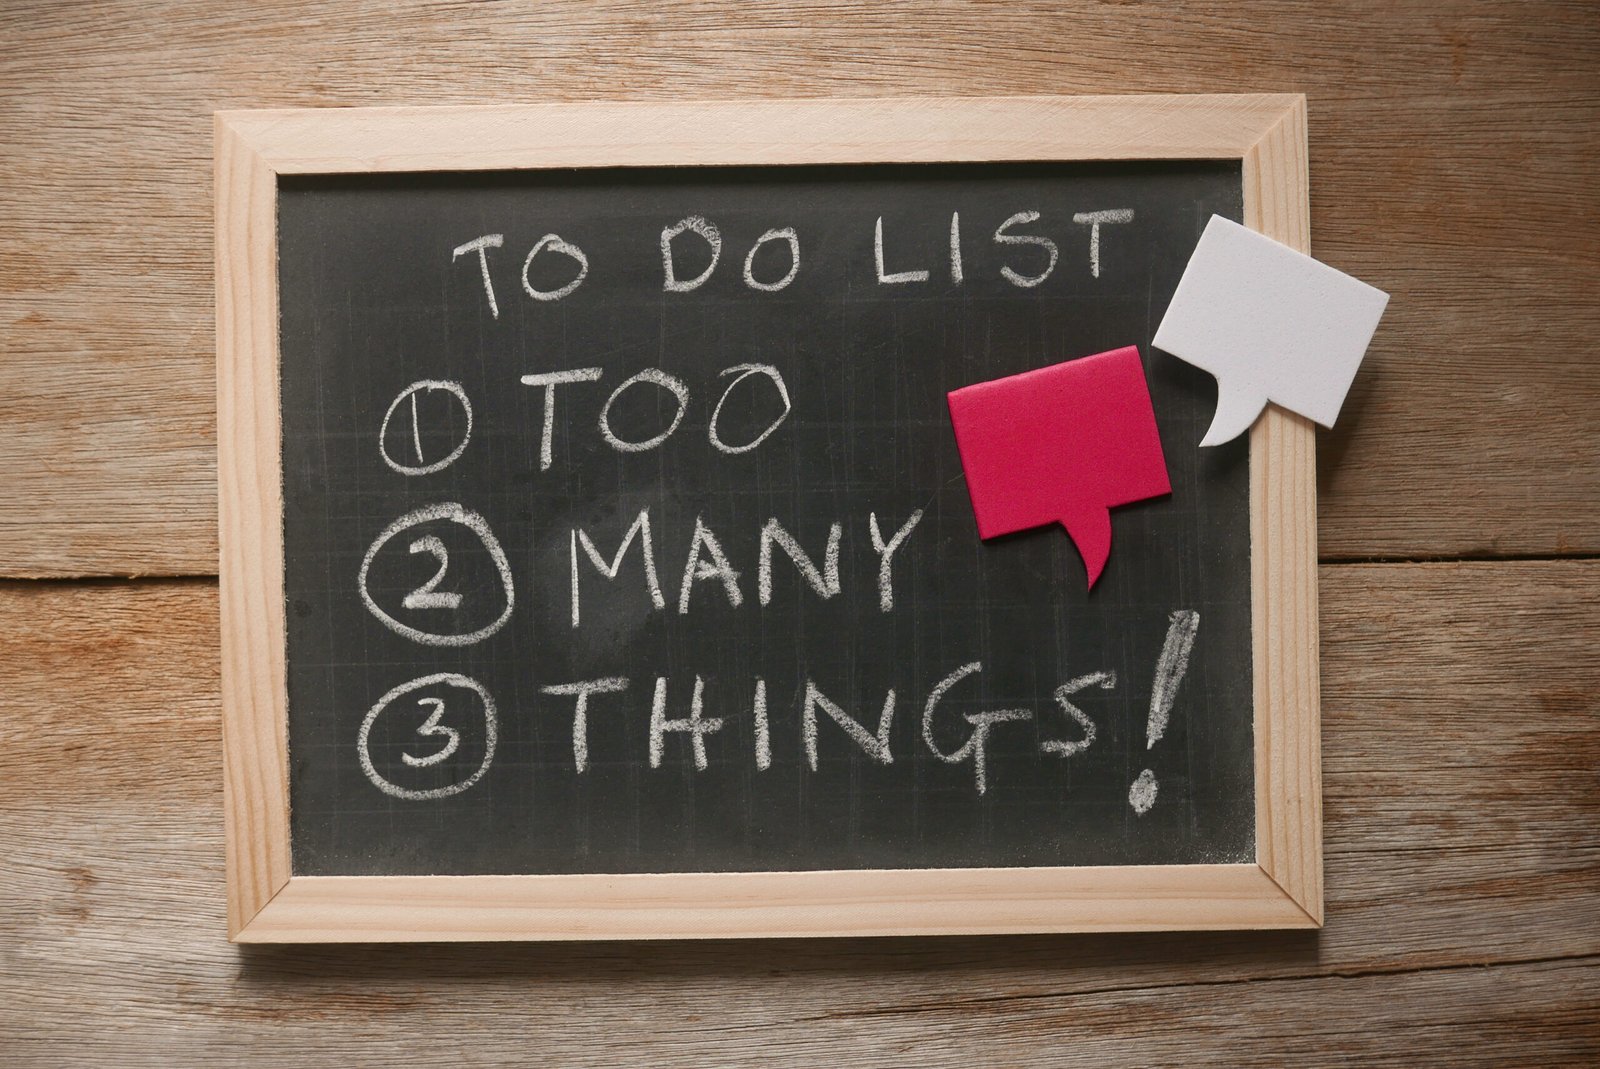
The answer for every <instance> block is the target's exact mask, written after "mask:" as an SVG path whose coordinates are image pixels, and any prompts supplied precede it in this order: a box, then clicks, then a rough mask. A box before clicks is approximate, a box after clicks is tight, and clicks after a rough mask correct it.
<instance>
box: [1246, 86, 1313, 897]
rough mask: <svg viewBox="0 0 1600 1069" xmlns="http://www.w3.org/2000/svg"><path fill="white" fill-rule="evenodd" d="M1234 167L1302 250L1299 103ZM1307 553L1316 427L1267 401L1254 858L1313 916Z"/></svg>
mask: <svg viewBox="0 0 1600 1069" xmlns="http://www.w3.org/2000/svg"><path fill="white" fill-rule="evenodd" d="M1243 164H1244V166H1243V180H1244V224H1245V225H1246V226H1248V227H1250V228H1251V229H1253V230H1258V231H1260V232H1261V233H1263V234H1265V235H1266V236H1267V237H1269V238H1272V239H1273V240H1274V241H1281V242H1283V243H1284V244H1285V245H1288V246H1289V247H1290V248H1292V249H1296V250H1298V251H1300V252H1310V251H1311V250H1310V233H1309V230H1308V227H1309V218H1308V216H1309V197H1308V195H1307V180H1308V176H1307V173H1306V108H1305V102H1304V100H1298V101H1296V102H1295V103H1294V104H1293V105H1292V106H1290V107H1289V108H1288V109H1286V110H1285V111H1284V112H1283V113H1281V115H1279V116H1278V117H1277V119H1276V120H1275V121H1274V123H1273V124H1272V126H1271V127H1270V128H1269V129H1268V130H1267V132H1266V133H1264V134H1263V135H1262V136H1261V137H1259V138H1257V139H1256V140H1255V142H1254V143H1253V144H1252V145H1251V146H1250V148H1249V149H1247V150H1246V151H1245V154H1244V158H1243ZM1316 560H1317V439H1316V427H1315V425H1313V424H1312V423H1311V421H1310V420H1307V419H1305V418H1303V417H1301V416H1298V415H1295V414H1294V413H1293V412H1288V411H1286V410H1284V409H1280V408H1278V407H1276V406H1269V411H1266V412H1264V413H1263V414H1262V415H1261V417H1260V418H1258V419H1257V420H1256V422H1255V425H1254V426H1253V427H1252V428H1251V429H1250V629H1251V649H1252V654H1253V657H1254V664H1255V687H1254V694H1253V700H1254V702H1255V710H1256V715H1255V723H1254V729H1255V781H1256V861H1257V863H1259V864H1260V866H1261V869H1262V871H1263V872H1265V873H1267V874H1268V875H1269V876H1271V877H1272V879H1273V880H1274V881H1276V882H1277V884H1278V886H1279V887H1281V888H1283V890H1284V893H1286V894H1287V895H1288V896H1289V897H1290V898H1292V899H1293V900H1294V901H1295V902H1296V903H1298V904H1299V906H1300V908H1301V909H1302V910H1304V911H1305V913H1306V915H1307V916H1308V917H1309V918H1310V919H1311V920H1312V921H1313V922H1315V923H1317V924H1321V923H1322V913H1323V885H1322V875H1323V871H1322V747H1321V741H1322V740H1321V705H1320V700H1319V695H1318V689H1317V687H1318V674H1319V668H1318V659H1317V658H1318V644H1317V569H1316Z"/></svg>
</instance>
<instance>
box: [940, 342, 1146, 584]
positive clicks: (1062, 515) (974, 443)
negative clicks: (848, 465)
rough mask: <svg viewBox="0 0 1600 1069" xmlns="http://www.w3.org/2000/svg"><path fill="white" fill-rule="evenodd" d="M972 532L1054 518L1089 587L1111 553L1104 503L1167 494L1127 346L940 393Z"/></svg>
mask: <svg viewBox="0 0 1600 1069" xmlns="http://www.w3.org/2000/svg"><path fill="white" fill-rule="evenodd" d="M949 401H950V422H951V423H952V424H953V425H954V427H955V432H956V448H957V449H958V450H959V451H960V453H961V466H962V468H963V469H964V470H965V471H966V474H967V492H968V494H970V495H971V497H972V511H973V514H974V515H975V516H976V517H977V520H978V536H979V537H980V538H986V539H987V538H995V537H997V536H999V535H1003V534H1010V533H1012V532H1013V531H1024V530H1027V529H1028V528H1030V527H1042V526H1044V525H1045V524H1049V523H1059V524H1061V526H1063V527H1065V528H1066V529H1067V534H1068V535H1070V536H1071V538H1072V542H1073V544H1074V545H1076V546H1077V547H1078V552H1079V553H1080V554H1081V555H1082V556H1083V563H1084V568H1085V569H1086V570H1087V572H1088V575H1089V586H1091V587H1093V586H1094V584H1095V580H1097V579H1099V578H1100V573H1101V571H1102V570H1103V569H1104V568H1105V564H1106V558H1107V557H1108V556H1110V554H1111V516H1110V513H1109V511H1108V510H1109V509H1111V508H1114V507H1116V506H1117V505H1127V504H1131V503H1132V502H1135V501H1143V500H1144V499H1145V498H1149V497H1160V496H1161V495H1162V494H1169V493H1171V492H1172V484H1171V483H1170V482H1169V481H1168V478H1167V460H1166V457H1165V456H1164V455H1163V454H1162V452H1161V439H1160V437H1159V435H1158V434H1157V433H1156V416H1155V410H1154V409H1153V408H1152V407H1151V405H1150V387H1149V385H1148V384H1147V383H1146V382H1145V377H1144V365H1143V363H1141V362H1140V360H1139V350H1138V349H1137V348H1135V347H1134V346H1131V345H1130V346H1128V347H1126V348H1123V349H1113V350H1112V351H1110V352H1106V353H1099V354H1097V355H1095V356H1086V357H1083V358H1082V359H1079V360H1069V361H1067V362H1066V363H1064V364H1056V365H1054V366H1052V367H1045V368H1039V369H1038V370H1037V371H1025V372H1023V373H1022V374H1020V375H1011V376H1009V377H1007V378H1003V379H995V380H993V381H991V382H980V383H976V384H975V385H972V386H964V387H962V388H961V389H959V390H955V391H953V392H951V393H950V395H949Z"/></svg>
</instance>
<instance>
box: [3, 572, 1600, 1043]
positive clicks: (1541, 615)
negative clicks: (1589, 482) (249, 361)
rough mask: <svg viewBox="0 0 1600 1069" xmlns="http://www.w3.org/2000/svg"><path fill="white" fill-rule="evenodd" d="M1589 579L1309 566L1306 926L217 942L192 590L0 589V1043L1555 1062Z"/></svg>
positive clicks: (1588, 823) (1586, 949)
mask: <svg viewBox="0 0 1600 1069" xmlns="http://www.w3.org/2000/svg"><path fill="white" fill-rule="evenodd" d="M1597 587H1600V562H1597V561H1569V562H1526V563H1497V564H1466V563H1458V564H1434V565H1360V566H1358V565H1327V566H1324V567H1323V568H1322V573H1321V588H1322V589H1321V602H1322V634H1323V636H1324V638H1323V643H1324V646H1323V701H1324V732H1325V738H1324V750H1323V754H1324V785H1325V813H1326V820H1327V828H1326V843H1327V858H1326V862H1327V909H1328V912H1327V919H1328V926H1327V928H1325V929H1324V930H1323V931H1322V932H1320V933H1313V932H1276V933H1262V934H1242V933H1198V934H1196V933H1165V934H1150V935H1133V936H1098V935H1097V936H1026V937H1021V936H1019V937H1006V938H989V939H976V938H952V939H884V940H822V941H796V940H785V941H768V942H686V943H607V944H595V945H556V944H542V945H514V944H513V945H500V944H496V945H477V946H474V945H455V946H392V947H374V946H353V947H316V948H239V947H233V946H230V945H229V944H228V943H227V942H226V941H225V930H226V928H225V895H224V890H223V880H222V817H221V813H222V786H221V781H222V772H221V750H220V742H219V737H218V736H219V722H218V704H219V697H218V687H219V678H218V655H217V645H218V637H217V604H216V596H217V592H216V588H215V586H214V585H213V584H210V583H207V582H204V581H173V582H143V583H133V584H123V583H89V584H54V583H44V584H35V583H10V584H0V618H3V619H5V620H6V621H7V622H8V624H9V625H10V628H9V632H10V638H9V639H8V647H7V656H6V657H4V658H0V695H3V697H0V704H3V709H0V748H3V750H4V752H5V753H6V755H7V762H6V774H5V775H4V776H3V777H0V843H4V844H5V846H6V852H7V855H8V857H9V858H10V859H11V860H10V862H9V867H8V871H7V874H6V878H5V879H3V880H0V1006H5V1007H6V1009H5V1011H4V1012H0V1049H4V1050H7V1051H20V1052H22V1055H21V1057H20V1058H18V1059H16V1060H18V1061H20V1062H21V1063H22V1064H24V1065H54V1064H67V1063H73V1064H82V1063H84V1062H92V1063H101V1064H117V1065H146V1064H149V1065H155V1064H170V1063H171V1062H172V1061H174V1060H178V1059H180V1058H188V1059H191V1060H192V1059H199V1058H204V1057H209V1058H210V1059H212V1060H218V1059H222V1058H226V1059H227V1060H229V1061H234V1062H240V1063H244V1062H253V1061H256V1060H260V1061H263V1062H265V1061H267V1060H271V1061H272V1062H274V1063H275V1064H290V1065H297V1064H298V1065H308V1066H309V1065H316V1064H329V1063H331V1062H337V1063H339V1064H352V1065H356V1064H377V1063H379V1062H384V1063H386V1064H392V1063H393V1059H394V1058H395V1057H398V1056H399V1054H400V1052H402V1051H404V1052H406V1053H407V1055H408V1056H409V1057H411V1058H416V1057H418V1056H419V1055H420V1056H422V1057H424V1058H429V1060H434V1059H436V1058H445V1057H454V1058H456V1059H457V1060H460V1061H463V1062H468V1063H477V1062H493V1061H519V1060H521V1061H524V1062H525V1060H526V1058H527V1057H529V1056H530V1052H535V1051H536V1052H538V1057H539V1058H540V1060H541V1061H543V1062H545V1063H548V1064H619V1063H626V1064H639V1063H642V1062H647V1061H656V1062H659V1063H669V1062H688V1061H696V1062H701V1063H707V1062H709V1063H711V1064H717V1065H731V1064H743V1063H753V1062H756V1061H761V1060H768V1059H770V1058H772V1057H775V1056H785V1055H786V1056H790V1057H792V1058H794V1059H796V1060H799V1061H801V1062H805V1063H811V1064H825V1063H829V1062H833V1063H843V1062H861V1061H869V1062H883V1063H899V1062H905V1061H909V1060H913V1059H915V1060H916V1061H917V1062H918V1064H928V1065H956V1064H963V1065H966V1064H972V1063H974V1062H983V1061H988V1062H991V1063H994V1064H1060V1065H1078V1064H1084V1065H1087V1064H1107V1063H1110V1064H1142V1065H1158V1064H1176V1063H1178V1062H1182V1063H1184V1064H1186V1065H1195V1064H1223V1065H1254V1064H1287V1063H1291V1062H1305V1063H1309V1064H1319V1063H1321V1064H1334V1063H1343V1062H1347V1061H1349V1060H1352V1059H1355V1058H1357V1057H1359V1058H1361V1059H1364V1060H1367V1061H1372V1062H1374V1063H1377V1064H1392V1065H1414V1064H1421V1063H1426V1062H1429V1061H1434V1062H1438V1061H1444V1060H1449V1061H1450V1063H1451V1064H1493V1063H1496V1062H1499V1063H1504V1062H1506V1061H1508V1060H1509V1061H1516V1062H1543V1063H1545V1064H1551V1065H1559V1064H1583V1063H1584V1061H1585V1060H1586V1059H1592V1056H1593V1055H1594V1053H1595V1051H1596V1050H1597V1049H1600V1031H1597V1026H1596V1021H1597V1020H1600V1013H1597V1004H1596V994H1595V993H1596V991H1597V990H1600V985H1597V983H1596V978H1597V976H1600V784H1597V783H1596V781H1595V778H1594V775H1593V772H1594V769H1595V768H1596V767H1597V766H1600V661H1597V660H1596V659H1595V658H1594V656H1593V649H1594V648H1595V644H1596V640H1597V639H1600V608H1597V605H1600V600H1597V599H1596V597H1595V592H1596V589H1597ZM1548 959H1562V960H1548ZM1516 963H1522V964H1516Z"/></svg>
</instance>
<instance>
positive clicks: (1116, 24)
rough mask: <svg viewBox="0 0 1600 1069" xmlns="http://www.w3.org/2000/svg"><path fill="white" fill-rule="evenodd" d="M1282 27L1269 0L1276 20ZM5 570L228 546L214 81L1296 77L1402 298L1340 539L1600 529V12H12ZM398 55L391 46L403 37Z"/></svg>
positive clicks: (1332, 170) (1340, 193)
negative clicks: (218, 340)
mask: <svg viewBox="0 0 1600 1069" xmlns="http://www.w3.org/2000/svg"><path fill="white" fill-rule="evenodd" d="M1263 27H1269V28H1270V30H1269V31H1268V32H1264V31H1263ZM0 38H3V40H4V41H5V46H4V48H3V49H0V92H3V94H4V96H5V99H6V100H7V103H8V106H7V107H6V108H4V109H0V143H4V144H5V145H6V146H7V148H8V150H9V151H8V153H7V158H6V178H7V181H6V182H5V183H4V186H3V190H4V192H3V193H0V245H3V247H4V248H5V249H6V255H5V256H4V257H0V350H3V351H4V353H5V359H4V360H3V361H0V454H3V455H4V456H5V457H6V458H7V463H6V464H4V465H0V569H3V570H4V572H5V573H6V574H11V575H49V574H56V575H71V574H101V573H113V574H151V573H211V572H213V571H214V570H215V567H216V553H217V545H216V505H215V502H216V493H215V465H216V417H215V407H214V387H213V383H214V367H215V358H214V352H215V346H214V340H215V339H214V334H213V330H212V285H211V256H210V250H211V211H210V199H211V190H210V181H209V172H210V152H211V148H210V140H209V139H210V123H209V112H210V111H211V110H212V109H214V108H256V107H291V106H335V105H404V104H469V103H502V102H507V101H535V100H553V99H579V98H595V99H605V98H611V99H618V98H622V97H625V96H627V97H642V98H650V99H656V100H662V101H671V100H677V101H683V100H693V99H730V98H735V97H750V96H778V97H791V96H799V95H806V96H814V95H830V94H831V95H843V96H869V95H886V94H894V95H916V94H930V95H938V94H944V93H951V92H957V93H961V94H991V95H998V94H1007V93H1101V92H1104V91H1105V90H1106V89H1107V88H1108V87H1114V88H1115V89H1117V90H1118V91H1121V92H1227V91H1241V90H1242V91H1251V92H1269V91H1270V92H1302V91H1303V92H1305V93H1307V94H1308V96H1309V98H1310V144H1311V161H1310V167H1311V175H1312V219H1311V223H1312V235H1313V239H1314V240H1313V248H1314V251H1315V252H1316V254H1317V255H1318V256H1319V257H1321V258H1323V259H1325V260H1327V261H1328V262H1330V263H1332V264H1333V265H1334V266H1337V267H1340V268H1342V269H1345V270H1348V271H1351V272H1352V273H1354V274H1356V275H1357V276H1358V277H1361V278H1364V279H1366V280H1368V281H1370V282H1372V283H1373V284H1375V285H1377V286H1379V287H1381V288H1384V289H1386V290H1389V291H1390V292H1391V293H1393V295H1394V299H1393V301H1392V303H1391V305H1390V310H1389V312H1388V314H1387V317H1386V319H1385V322H1384V324H1383V326H1382V327H1381V328H1380V329H1379V333H1378V336H1377V339H1376V340H1375V342H1374V347H1373V351H1372V353H1371V355H1370V358H1369V364H1368V367H1367V369H1366V370H1365V371H1364V372H1363V374H1362V375H1361V376H1360V378H1359V379H1358V381H1357V383H1356V386H1355V389H1354V392H1353V394H1352V397H1351V399H1350V402H1349V405H1348V407H1347V410H1346V414H1345V418H1344V420H1343V421H1342V425H1341V427H1340V428H1339V429H1338V430H1336V431H1334V432H1332V433H1329V434H1325V435H1324V436H1323V448H1322V451H1321V464H1320V474H1321V486H1322V493H1321V548H1322V552H1323V554H1324V556H1325V557H1333V558H1350V557H1355V558H1369V557H1382V556H1407V557H1428V556H1441V555H1495V554H1574V553H1586V554H1592V553H1595V552H1600V451H1597V450H1595V449H1594V448H1592V443H1593V442H1594V441H1595V440H1597V437H1600V376H1596V375H1595V374H1593V371H1592V357H1591V355H1590V351H1591V348H1592V345H1591V339H1592V338H1594V337H1595V336H1596V335H1597V334H1600V302H1596V301H1595V300H1594V299H1593V295H1594V293H1595V292H1596V291H1597V289H1600V212H1596V211H1594V193H1593V189H1592V182H1591V181H1590V178H1589V176H1591V175H1593V174H1594V173H1595V172H1596V171H1600V97H1596V95H1595V93H1594V92H1593V89H1594V81H1593V78H1594V74H1593V62H1592V57H1593V56H1594V55H1595V54H1596V52H1597V50H1600V22H1597V21H1596V20H1595V19H1593V18H1592V17H1590V13H1589V12H1588V11H1587V10H1586V5H1583V4H1564V3H1538V4H1528V5H1514V6H1505V7H1502V8H1499V9H1493V10H1485V9H1484V8H1482V7H1481V6H1479V5H1473V4H1470V3H1467V2H1466V0H1448V2H1441V3H1437V4H1427V5H1412V6H1407V7H1403V8H1401V9H1399V10H1396V9H1394V8H1393V7H1392V6H1391V7H1386V8H1384V9H1383V14H1382V19H1381V29H1380V28H1378V24H1376V23H1375V22H1374V20H1373V19H1372V18H1366V17H1350V15H1349V14H1348V13H1345V12H1342V11H1340V10H1337V9H1334V8H1330V7H1328V6H1326V5H1302V4H1292V3H1289V2H1287V0H1283V2H1281V3H1280V4H1278V5H1276V6H1275V7H1269V8H1267V9H1263V10H1261V11H1259V12H1258V13H1257V14H1256V17H1254V18H1252V19H1251V20H1249V21H1248V22H1247V21H1245V20H1242V19H1240V18H1239V16H1238V14H1237V10H1236V8H1235V6H1234V5H1231V4H1226V3H1221V2H1213V3H1209V4H1197V5H1186V6H1185V7H1184V9H1183V10H1182V11H1179V12H1174V11H1169V10H1166V9H1163V8H1149V9H1144V8H1131V9H1130V8H1127V7H1124V6H1117V5H1113V6H1110V7H1106V6H1103V5H1094V6H1091V5H1088V4H1045V3H1042V2H1039V3H1015V4H1007V5H1002V6H999V7H993V6H988V5H984V6H968V5H965V4H956V3H929V4H925V5H919V6H918V8H917V12H916V16H915V17H912V18H908V17H907V16H906V12H905V10H904V9H903V8H901V7H898V6H893V5H882V6H879V5H872V4H868V3H865V2H860V3H849V4H845V5H842V6H841V5H834V6H831V7H826V8H816V9H812V10H810V11H796V10H794V9H792V8H788V7H782V6H777V7H761V8H755V9H743V8H741V9H740V10H738V11H737V12H735V11H732V10H728V9H725V8H724V7H723V6H722V5H717V4H712V3H709V2H707V3H684V4H679V5H674V6H671V7H657V6H651V7H649V8H646V7H644V6H642V5H631V4H620V5H589V4H582V3H576V2H569V3H550V4H543V5H534V6H530V7H526V8H517V9H515V10H513V11H511V12H507V11H505V10H503V8H502V6H500V5H447V6H433V7H429V8H426V9H415V8H409V7H401V6H399V5H393V4H387V3H371V4H366V5H349V4H347V5H337V4H331V3H317V4H309V3H306V4H300V5H290V6H274V7H273V8H272V9H271V10H270V11H269V10H267V9H265V8H262V9H248V10H245V9H240V8H239V7H238V6H237V5H223V4H217V3H214V2H213V3H201V4H178V3H154V4H138V5H135V4H132V3H129V2H126V0H124V2H111V3H101V4H96V5H92V6H88V5H52V4H31V5H30V4H11V5H8V6H7V10H6V13H5V14H4V15H0ZM401 56H403V58H404V62H403V63H396V62H395V60H396V59H397V58H399V57H401Z"/></svg>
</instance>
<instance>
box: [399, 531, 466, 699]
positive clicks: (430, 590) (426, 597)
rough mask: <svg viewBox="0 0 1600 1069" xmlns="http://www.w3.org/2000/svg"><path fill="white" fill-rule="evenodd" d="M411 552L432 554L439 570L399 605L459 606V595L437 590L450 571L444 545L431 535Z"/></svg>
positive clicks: (415, 607) (413, 546)
mask: <svg viewBox="0 0 1600 1069" xmlns="http://www.w3.org/2000/svg"><path fill="white" fill-rule="evenodd" d="M411 552H412V553H432V554H433V556H434V559H435V560H437V561H438V562H439V570H438V571H437V572H434V573H433V578H432V579H429V580H428V581H427V582H426V583H423V584H422V585H421V586H419V587H417V589H415V590H413V591H412V592H411V593H409V594H407V595H406V596H405V598H404V599H402V600H401V602H400V604H401V605H404V606H405V607H406V608H408V609H454V608H455V607H457V606H458V605H460V604H461V595H460V594H452V593H449V592H447V591H441V590H440V589H439V581H440V580H441V579H443V578H444V573H445V572H447V571H449V570H450V551H449V550H447V549H445V548H444V543H443V542H441V541H439V539H438V538H436V537H434V536H433V535H423V536H422V537H421V538H419V539H417V540H416V541H415V542H413V543H411ZM435 719H437V716H436V717H435ZM432 722H433V721H429V723H432Z"/></svg>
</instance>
